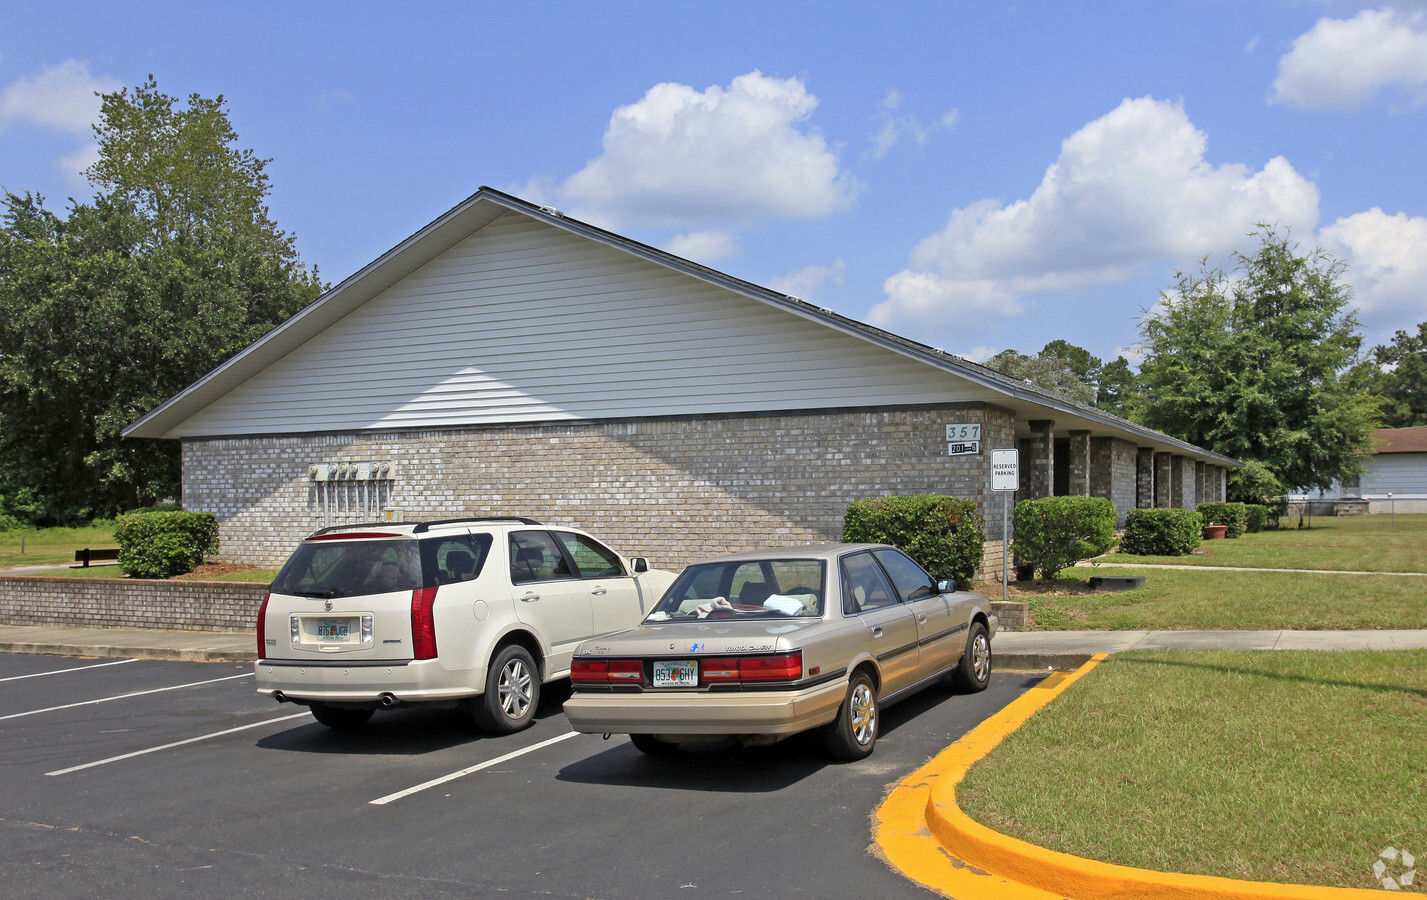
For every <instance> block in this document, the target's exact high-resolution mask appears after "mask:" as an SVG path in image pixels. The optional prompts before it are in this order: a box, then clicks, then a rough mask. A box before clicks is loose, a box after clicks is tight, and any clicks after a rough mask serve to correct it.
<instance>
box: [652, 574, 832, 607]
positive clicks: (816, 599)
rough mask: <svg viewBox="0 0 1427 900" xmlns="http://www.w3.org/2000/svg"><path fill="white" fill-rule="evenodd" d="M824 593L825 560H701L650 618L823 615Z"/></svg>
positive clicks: (674, 586) (665, 595)
mask: <svg viewBox="0 0 1427 900" xmlns="http://www.w3.org/2000/svg"><path fill="white" fill-rule="evenodd" d="M823 596H824V591H823V563H822V561H821V560H816V559H763V560H752V561H734V562H720V563H701V564H698V565H693V566H689V567H688V568H687V569H685V570H684V571H683V573H682V574H680V575H679V577H678V579H677V580H675V582H674V584H673V585H672V586H671V587H670V588H669V590H668V591H666V592H665V593H664V596H663V597H662V598H661V599H660V600H659V604H658V605H657V606H655V607H654V609H653V610H652V611H651V612H650V613H649V616H648V621H650V622H662V621H665V620H669V619H724V618H762V617H766V616H774V617H780V616H821V615H822V612H823Z"/></svg>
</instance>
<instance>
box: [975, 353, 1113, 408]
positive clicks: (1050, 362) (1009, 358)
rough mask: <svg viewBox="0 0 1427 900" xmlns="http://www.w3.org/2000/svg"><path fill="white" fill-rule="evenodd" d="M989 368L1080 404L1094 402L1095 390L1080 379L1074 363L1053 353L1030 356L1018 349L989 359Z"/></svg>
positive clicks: (987, 365) (986, 363)
mask: <svg viewBox="0 0 1427 900" xmlns="http://www.w3.org/2000/svg"><path fill="white" fill-rule="evenodd" d="M984 365H985V366H986V367H987V368H988V369H995V370H996V371H997V372H1000V373H1001V374H1002V375H1007V376H1010V377H1011V378H1020V379H1024V380H1026V381H1029V382H1031V383H1032V384H1034V385H1036V386H1038V387H1042V388H1045V389H1046V390H1048V391H1053V392H1055V393H1057V394H1061V395H1063V396H1065V397H1069V398H1070V399H1071V400H1075V401H1078V402H1080V403H1094V402H1095V388H1094V386H1092V385H1088V384H1086V383H1085V382H1083V381H1081V380H1080V376H1079V375H1077V374H1076V373H1075V370H1074V369H1073V368H1072V367H1071V364H1070V363H1069V362H1067V361H1066V360H1064V359H1062V358H1060V357H1059V356H1055V355H1053V354H1049V355H1048V354H1041V355H1039V356H1027V355H1025V354H1024V353H1019V352H1017V351H1015V350H1002V351H1001V352H1000V353H997V354H996V355H995V356H993V357H991V358H990V359H988V360H986V362H985V364H984Z"/></svg>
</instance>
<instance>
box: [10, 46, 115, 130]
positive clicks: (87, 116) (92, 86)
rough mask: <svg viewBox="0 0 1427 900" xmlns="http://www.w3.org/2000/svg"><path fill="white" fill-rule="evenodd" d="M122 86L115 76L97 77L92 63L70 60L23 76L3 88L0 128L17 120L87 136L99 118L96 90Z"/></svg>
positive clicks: (101, 91)
mask: <svg viewBox="0 0 1427 900" xmlns="http://www.w3.org/2000/svg"><path fill="white" fill-rule="evenodd" d="M118 89H119V83H118V82H117V81H115V80H114V79H112V78H95V77H93V76H92V75H90V74H89V64H88V63H85V62H81V61H80V60H77V59H70V60H66V61H64V62H62V63H60V64H59V65H57V66H51V67H49V68H48V69H45V70H44V71H43V72H41V73H40V74H38V75H32V76H30V77H28V78H20V79H18V80H16V81H12V82H10V83H9V84H7V85H6V86H5V88H4V90H0V130H4V129H6V128H8V127H10V126H11V125H13V124H16V123H22V122H23V123H27V124H30V125H36V126H39V127H41V128H45V129H48V130H50V131H60V132H66V133H73V134H81V135H87V134H89V133H90V132H89V128H90V126H91V125H93V124H94V123H95V122H97V121H99V98H98V97H96V96H95V93H96V92H98V93H109V92H111V91H116V90H118Z"/></svg>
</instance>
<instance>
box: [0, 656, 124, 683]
mask: <svg viewBox="0 0 1427 900" xmlns="http://www.w3.org/2000/svg"><path fill="white" fill-rule="evenodd" d="M131 662H138V660H137V659H120V660H116V661H114V662H105V663H95V664H94V665H92V666H78V667H76V668H73V669H56V670H54V671H53V672H31V673H30V674H29V675H11V676H10V677H9V678H0V681H19V680H20V679H21V678H39V677H41V676H43V675H63V674H64V673H65V672H85V671H88V670H89V669H102V668H104V667H105V666H122V665H123V664H124V663H131Z"/></svg>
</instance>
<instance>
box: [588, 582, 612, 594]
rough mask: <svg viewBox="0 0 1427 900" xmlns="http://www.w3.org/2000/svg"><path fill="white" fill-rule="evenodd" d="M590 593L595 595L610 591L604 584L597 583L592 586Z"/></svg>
mask: <svg viewBox="0 0 1427 900" xmlns="http://www.w3.org/2000/svg"><path fill="white" fill-rule="evenodd" d="M590 593H591V594H595V595H603V594H607V593H609V591H607V590H605V586H604V585H602V584H597V585H595V586H594V587H592V588H590Z"/></svg>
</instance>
